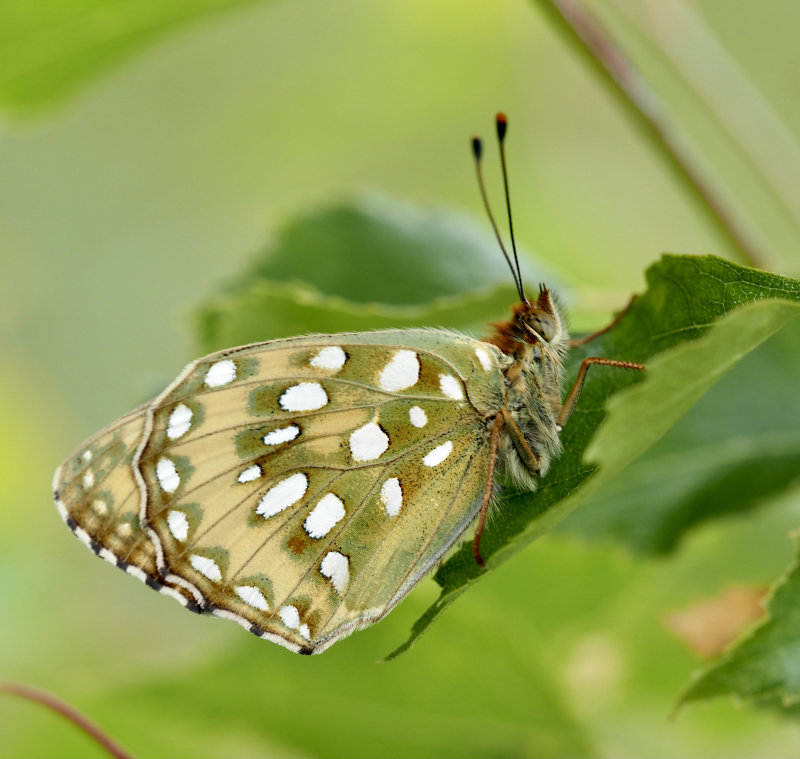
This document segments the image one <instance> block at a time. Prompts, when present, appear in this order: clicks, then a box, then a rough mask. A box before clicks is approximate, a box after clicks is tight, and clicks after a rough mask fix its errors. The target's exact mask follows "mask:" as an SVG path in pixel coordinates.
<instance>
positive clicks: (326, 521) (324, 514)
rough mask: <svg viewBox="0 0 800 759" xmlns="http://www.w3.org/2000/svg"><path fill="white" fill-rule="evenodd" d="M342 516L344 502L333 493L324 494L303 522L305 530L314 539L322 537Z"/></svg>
mask: <svg viewBox="0 0 800 759" xmlns="http://www.w3.org/2000/svg"><path fill="white" fill-rule="evenodd" d="M343 518H344V504H343V503H342V502H341V501H340V500H339V499H338V498H337V497H336V496H335V495H334V494H333V493H328V494H327V495H324V496H323V497H322V498H321V499H320V501H319V503H318V504H317V505H316V506H315V507H314V511H312V512H311V513H310V514H309V515H308V516H307V517H306V521H305V522H304V523H303V528H304V529H305V531H306V532H307V533H308V534H309V535H310V536H311V537H312V538H314V539H315V540H317V539H319V538H324V537H325V536H326V535H327V534H328V533H329V532H330V531H331V530H332V529H333V528H334V526H335V525H336V523H337V522H339V521H341V520H342V519H343Z"/></svg>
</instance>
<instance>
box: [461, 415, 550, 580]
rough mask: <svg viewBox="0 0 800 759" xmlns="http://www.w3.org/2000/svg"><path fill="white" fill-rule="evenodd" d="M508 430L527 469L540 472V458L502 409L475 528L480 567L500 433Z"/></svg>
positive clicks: (494, 430) (490, 451) (474, 544)
mask: <svg viewBox="0 0 800 759" xmlns="http://www.w3.org/2000/svg"><path fill="white" fill-rule="evenodd" d="M504 426H505V427H506V428H507V431H508V434H509V435H510V436H511V440H512V441H513V443H514V447H515V448H516V449H517V453H519V457H520V458H521V459H522V462H523V463H524V464H525V467H526V468H527V469H528V470H529V471H531V472H534V473H536V472H538V471H539V467H540V462H539V457H538V456H537V455H536V454H535V453H534V452H533V451H532V450H531V447H530V446H529V445H528V441H527V440H525V436H524V435H523V434H522V430H521V429H520V428H519V426H518V425H517V423H516V422H515V421H514V418H513V417H512V416H511V414H509V413H508V411H507V410H506V409H504V408H501V409H500V410H499V411H498V412H497V416H496V417H495V418H494V426H493V427H492V439H491V443H490V445H489V470H488V472H487V473H486V486H485V487H484V489H483V500H482V502H481V510H480V512H479V513H478V525H477V527H476V528H475V538H474V540H473V541H472V553H473V554H474V556H475V561H476V562H478V565H479V566H481V567H482V566H483V558H482V557H481V552H480V542H481V535H483V528H484V526H485V525H486V514H487V513H488V511H489V503H490V502H491V500H492V488H493V486H494V472H495V469H496V465H497V449H498V446H499V443H500V432H501V431H502V429H503V427H504Z"/></svg>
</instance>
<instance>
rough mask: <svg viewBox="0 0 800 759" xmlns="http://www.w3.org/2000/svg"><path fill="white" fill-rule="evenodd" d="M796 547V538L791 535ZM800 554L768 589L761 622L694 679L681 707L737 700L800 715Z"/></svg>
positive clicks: (683, 697) (681, 702)
mask: <svg viewBox="0 0 800 759" xmlns="http://www.w3.org/2000/svg"><path fill="white" fill-rule="evenodd" d="M795 543H796V547H797V544H798V536H797V535H795ZM798 556H800V554H796V555H795V560H794V562H793V564H792V566H791V567H789V569H788V570H787V571H786V574H785V575H784V576H783V577H781V578H780V579H779V580H778V581H777V582H776V583H775V585H774V587H773V588H772V592H771V594H770V598H769V600H768V601H767V610H766V616H765V618H764V619H763V620H762V621H761V622H760V623H759V624H758V626H757V627H756V628H755V629H754V630H752V632H751V633H750V634H749V635H747V636H746V637H745V638H743V639H742V640H740V641H739V642H738V643H737V645H736V646H735V647H734V648H732V649H731V650H730V651H728V652H726V653H725V654H723V655H722V656H721V657H719V658H718V659H717V660H715V661H714V662H713V663H712V664H711V665H710V666H708V667H706V668H705V669H704V670H702V671H701V672H700V673H698V676H697V677H696V678H695V680H694V682H693V683H692V684H691V686H689V688H687V689H686V691H685V692H684V693H683V695H682V696H681V699H680V704H687V703H689V702H691V701H704V700H707V699H709V698H715V697H717V696H730V695H733V696H736V697H738V698H740V699H742V700H743V701H747V702H750V703H752V704H755V705H756V706H764V707H771V708H776V709H781V710H785V711H786V712H787V713H789V714H792V715H794V716H795V717H797V716H798V715H800V603H798V599H800V559H799V558H798Z"/></svg>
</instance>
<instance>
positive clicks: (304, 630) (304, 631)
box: [297, 625, 311, 640]
mask: <svg viewBox="0 0 800 759" xmlns="http://www.w3.org/2000/svg"><path fill="white" fill-rule="evenodd" d="M297 632H299V633H300V635H301V637H303V638H305V639H306V640H311V630H309V629H308V625H300V627H298V628H297Z"/></svg>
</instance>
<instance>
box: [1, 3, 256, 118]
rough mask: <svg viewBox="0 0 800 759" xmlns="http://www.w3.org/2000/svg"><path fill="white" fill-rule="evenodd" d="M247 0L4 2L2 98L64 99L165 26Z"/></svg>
mask: <svg viewBox="0 0 800 759" xmlns="http://www.w3.org/2000/svg"><path fill="white" fill-rule="evenodd" d="M245 2H247V0H133V1H132V2H126V0H111V1H109V0H56V2H42V3H39V2H36V3H30V2H26V0H5V1H4V2H3V3H2V4H0V29H1V30H2V32H0V43H1V44H0V105H2V106H4V107H5V108H6V109H7V110H9V111H17V112H25V111H28V110H31V109H36V108H41V107H42V106H43V105H46V104H48V103H50V102H51V101H53V100H59V99H62V98H64V97H66V96H68V95H70V94H72V93H73V92H74V91H75V90H77V89H79V88H80V87H82V86H84V85H85V84H86V83H87V82H89V81H91V80H92V79H94V78H95V77H97V76H99V75H101V74H104V73H106V72H107V71H108V70H109V69H110V68H111V67H112V66H114V65H115V64H117V63H119V62H120V61H122V60H124V59H125V58H127V57H129V56H131V55H132V54H133V53H134V52H137V51H138V50H139V49H140V48H142V47H144V46H145V45H146V44H148V43H150V42H152V41H153V40H155V39H157V38H159V37H160V36H162V35H164V34H166V33H167V32H172V31H175V30H176V29H178V28H180V27H181V26H183V25H185V24H188V23H190V22H193V21H196V20H199V19H201V18H204V17H207V16H209V15H211V14H213V13H217V12H219V11H221V10H225V9H226V8H232V7H235V6H237V5H243V4H244V3H245Z"/></svg>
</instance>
